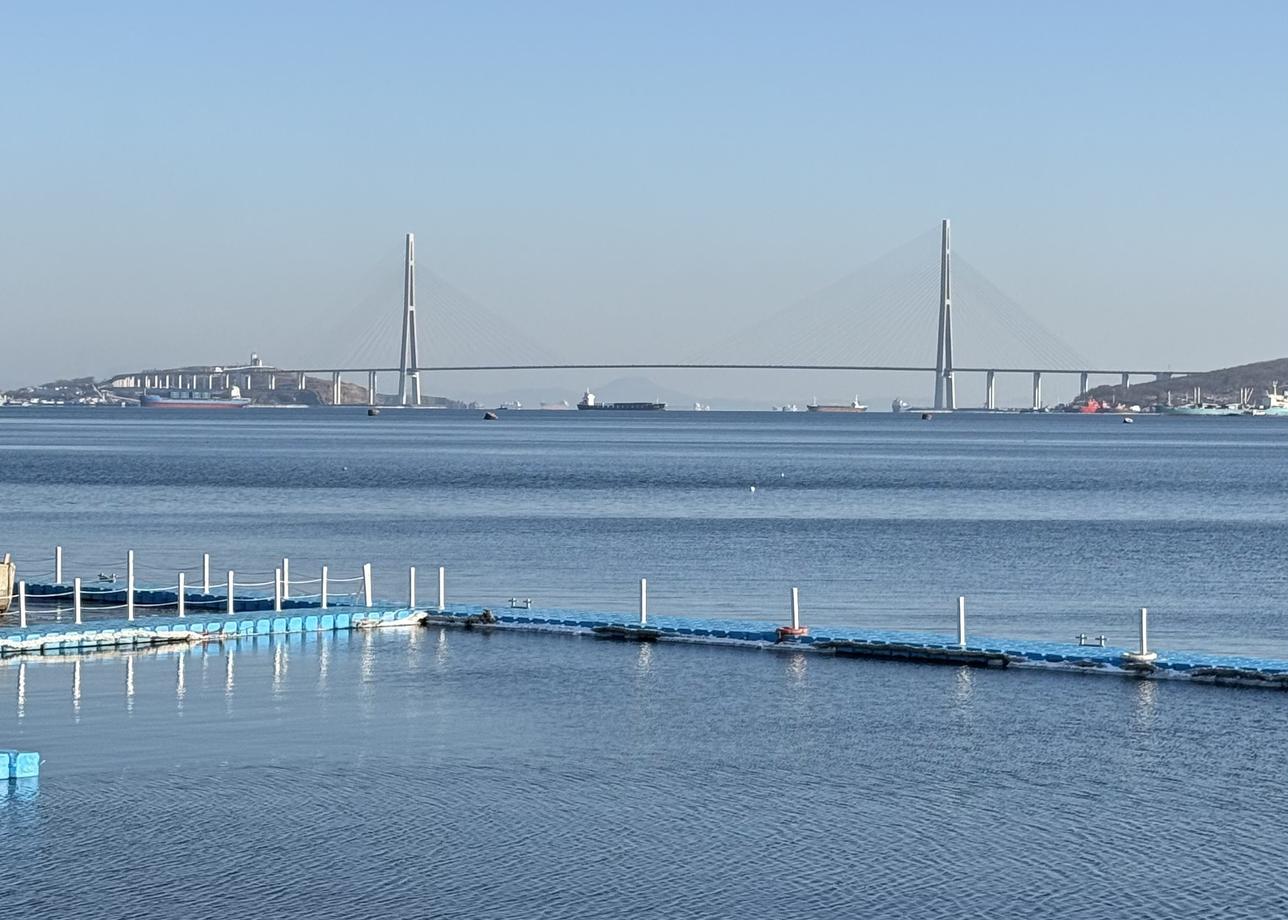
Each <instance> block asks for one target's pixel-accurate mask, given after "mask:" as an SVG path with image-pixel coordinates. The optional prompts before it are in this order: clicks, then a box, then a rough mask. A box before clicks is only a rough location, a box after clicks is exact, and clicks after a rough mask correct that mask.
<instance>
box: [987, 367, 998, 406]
mask: <svg viewBox="0 0 1288 920" xmlns="http://www.w3.org/2000/svg"><path fill="white" fill-rule="evenodd" d="M984 408H985V409H996V408H997V371H989V372H988V375H987V376H986V378H985V383H984Z"/></svg>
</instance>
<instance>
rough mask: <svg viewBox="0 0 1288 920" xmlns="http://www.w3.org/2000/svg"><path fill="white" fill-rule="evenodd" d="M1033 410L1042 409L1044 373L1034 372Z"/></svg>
mask: <svg viewBox="0 0 1288 920" xmlns="http://www.w3.org/2000/svg"><path fill="white" fill-rule="evenodd" d="M1033 408H1034V409H1041V408H1042V372H1041V371H1034V372H1033Z"/></svg>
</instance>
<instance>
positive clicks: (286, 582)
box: [282, 556, 291, 600]
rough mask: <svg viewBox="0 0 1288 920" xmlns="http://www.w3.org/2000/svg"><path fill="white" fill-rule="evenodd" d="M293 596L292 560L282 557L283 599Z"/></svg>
mask: <svg viewBox="0 0 1288 920" xmlns="http://www.w3.org/2000/svg"><path fill="white" fill-rule="evenodd" d="M290 596H291V560H289V559H287V558H286V557H285V556H283V557H282V600H286V599H287V598H288V597H290Z"/></svg>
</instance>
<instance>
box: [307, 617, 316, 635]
mask: <svg viewBox="0 0 1288 920" xmlns="http://www.w3.org/2000/svg"><path fill="white" fill-rule="evenodd" d="M304 631H305V632H317V631H318V618H317V617H316V616H307V617H305V618H304Z"/></svg>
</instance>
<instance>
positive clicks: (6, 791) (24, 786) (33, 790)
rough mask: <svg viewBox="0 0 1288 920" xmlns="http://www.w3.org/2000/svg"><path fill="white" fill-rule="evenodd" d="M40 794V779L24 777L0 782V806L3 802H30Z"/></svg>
mask: <svg viewBox="0 0 1288 920" xmlns="http://www.w3.org/2000/svg"><path fill="white" fill-rule="evenodd" d="M39 794H40V777H38V776H24V777H23V778H22V779H11V780H9V781H7V782H5V781H0V804H3V803H5V802H9V801H14V802H30V801H32V800H33V799H35V798H36V796H38V795H39Z"/></svg>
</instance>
